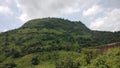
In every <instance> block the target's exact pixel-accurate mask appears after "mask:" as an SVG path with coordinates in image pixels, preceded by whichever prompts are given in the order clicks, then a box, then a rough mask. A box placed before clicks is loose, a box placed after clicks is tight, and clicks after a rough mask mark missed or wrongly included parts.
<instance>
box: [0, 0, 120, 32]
mask: <svg viewBox="0 0 120 68" xmlns="http://www.w3.org/2000/svg"><path fill="white" fill-rule="evenodd" d="M45 17H58V18H65V19H69V20H71V21H81V22H82V23H84V24H85V25H86V26H87V27H88V28H90V29H92V30H99V31H120V0H0V32H5V31H8V30H12V29H16V28H19V27H21V26H22V25H23V24H24V23H25V22H27V21H28V20H31V19H35V18H45Z"/></svg>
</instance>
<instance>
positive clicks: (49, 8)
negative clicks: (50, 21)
mask: <svg viewBox="0 0 120 68" xmlns="http://www.w3.org/2000/svg"><path fill="white" fill-rule="evenodd" d="M16 2H17V6H18V8H19V9H21V11H22V14H21V16H20V19H21V20H23V19H22V18H21V17H22V16H23V15H25V16H24V20H29V19H32V18H42V17H57V16H59V15H64V14H72V13H77V12H80V11H81V10H82V9H84V8H85V7H87V6H89V5H91V4H93V3H95V2H94V0H89V1H84V0H75V1H74V0H17V1H16ZM25 17H26V18H25Z"/></svg>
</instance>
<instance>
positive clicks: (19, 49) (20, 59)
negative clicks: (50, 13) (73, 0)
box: [0, 18, 120, 68]
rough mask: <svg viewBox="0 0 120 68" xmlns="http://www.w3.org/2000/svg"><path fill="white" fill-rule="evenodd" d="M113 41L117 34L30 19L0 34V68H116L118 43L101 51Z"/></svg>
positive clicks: (59, 21)
mask: <svg viewBox="0 0 120 68" xmlns="http://www.w3.org/2000/svg"><path fill="white" fill-rule="evenodd" d="M117 42H120V31H118V32H106V31H93V30H90V29H89V28H87V27H86V26H85V25H84V24H83V23H82V22H80V21H69V20H66V19H61V18H42V19H34V20H30V21H28V22H26V23H25V24H24V25H23V26H22V27H20V28H18V29H14V30H11V31H7V32H3V33H0V68H120V47H119V45H120V44H117V46H115V47H111V48H108V49H106V50H103V49H104V47H105V46H107V45H106V44H109V43H117ZM113 45H115V44H113ZM102 50H103V51H102Z"/></svg>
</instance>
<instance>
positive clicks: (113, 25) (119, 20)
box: [90, 9, 120, 31]
mask: <svg viewBox="0 0 120 68" xmlns="http://www.w3.org/2000/svg"><path fill="white" fill-rule="evenodd" d="M105 13H106V14H105V17H103V18H102V17H100V18H97V19H95V20H94V21H93V22H92V23H91V25H90V28H91V29H93V30H103V31H104V30H105V31H119V30H120V9H113V10H112V11H111V12H105Z"/></svg>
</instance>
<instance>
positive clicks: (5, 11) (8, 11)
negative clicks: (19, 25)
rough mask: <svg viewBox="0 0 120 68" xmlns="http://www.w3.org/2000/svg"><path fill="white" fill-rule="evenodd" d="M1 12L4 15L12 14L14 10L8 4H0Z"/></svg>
mask: <svg viewBox="0 0 120 68" xmlns="http://www.w3.org/2000/svg"><path fill="white" fill-rule="evenodd" d="M0 14H4V15H7V14H12V11H11V9H10V8H9V7H7V6H0Z"/></svg>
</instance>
